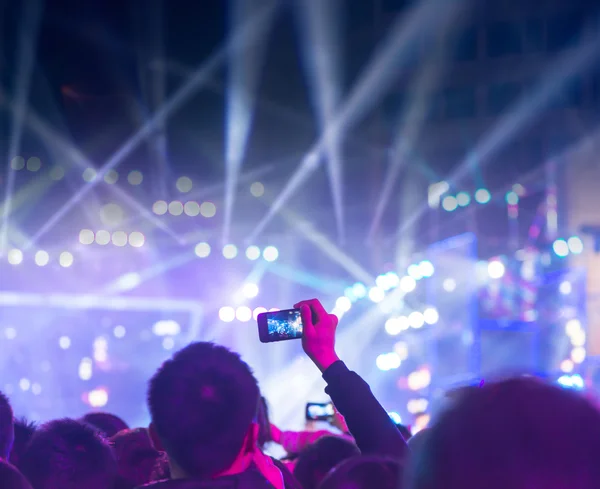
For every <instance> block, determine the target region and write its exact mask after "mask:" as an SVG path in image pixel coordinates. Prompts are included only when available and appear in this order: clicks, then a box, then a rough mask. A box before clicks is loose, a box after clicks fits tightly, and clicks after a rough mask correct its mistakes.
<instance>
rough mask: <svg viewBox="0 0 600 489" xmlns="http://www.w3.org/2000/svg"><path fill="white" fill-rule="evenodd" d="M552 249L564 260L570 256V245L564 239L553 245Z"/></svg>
mask: <svg viewBox="0 0 600 489" xmlns="http://www.w3.org/2000/svg"><path fill="white" fill-rule="evenodd" d="M552 249H553V250H554V253H555V254H556V256H558V257H560V258H564V257H566V256H567V255H568V254H569V245H568V243H567V242H566V241H565V240H564V239H557V240H556V241H555V242H554V243H553V244H552Z"/></svg>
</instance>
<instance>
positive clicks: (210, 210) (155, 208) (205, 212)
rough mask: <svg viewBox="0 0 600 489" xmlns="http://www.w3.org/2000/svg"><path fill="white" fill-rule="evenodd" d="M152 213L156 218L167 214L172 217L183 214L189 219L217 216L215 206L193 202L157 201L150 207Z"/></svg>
mask: <svg viewBox="0 0 600 489" xmlns="http://www.w3.org/2000/svg"><path fill="white" fill-rule="evenodd" d="M152 212H154V214H156V215H157V216H164V215H165V214H167V213H169V214H171V215H172V216H181V215H182V214H185V215H186V216H189V217H196V216H199V215H202V217H206V218H211V217H215V215H216V214H217V206H216V205H215V204H214V203H212V202H202V203H201V204H199V203H198V202H196V201H195V200H190V201H188V202H186V203H185V204H184V203H183V202H181V201H179V200H174V201H172V202H166V201H164V200H158V201H156V202H155V203H154V204H153V205H152Z"/></svg>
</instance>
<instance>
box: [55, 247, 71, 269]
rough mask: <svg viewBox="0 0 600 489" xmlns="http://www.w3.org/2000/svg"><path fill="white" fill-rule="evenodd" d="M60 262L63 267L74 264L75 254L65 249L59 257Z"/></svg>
mask: <svg viewBox="0 0 600 489" xmlns="http://www.w3.org/2000/svg"><path fill="white" fill-rule="evenodd" d="M58 263H60V266H61V267H63V268H69V267H70V266H71V265H73V255H72V254H71V253H69V252H68V251H63V252H62V253H61V254H60V256H59V257H58Z"/></svg>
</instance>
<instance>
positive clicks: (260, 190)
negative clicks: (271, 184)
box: [250, 182, 265, 197]
mask: <svg viewBox="0 0 600 489" xmlns="http://www.w3.org/2000/svg"><path fill="white" fill-rule="evenodd" d="M250 193H251V194H252V195H253V196H254V197H262V196H263V195H264V194H265V186H264V185H263V184H262V183H260V182H254V183H253V184H252V185H250Z"/></svg>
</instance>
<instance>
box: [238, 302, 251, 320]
mask: <svg viewBox="0 0 600 489" xmlns="http://www.w3.org/2000/svg"><path fill="white" fill-rule="evenodd" d="M235 317H236V318H237V320H238V321H241V322H243V323H247V322H248V321H250V320H251V319H252V310H251V309H250V308H249V307H247V306H240V307H238V308H237V310H236V311H235Z"/></svg>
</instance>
